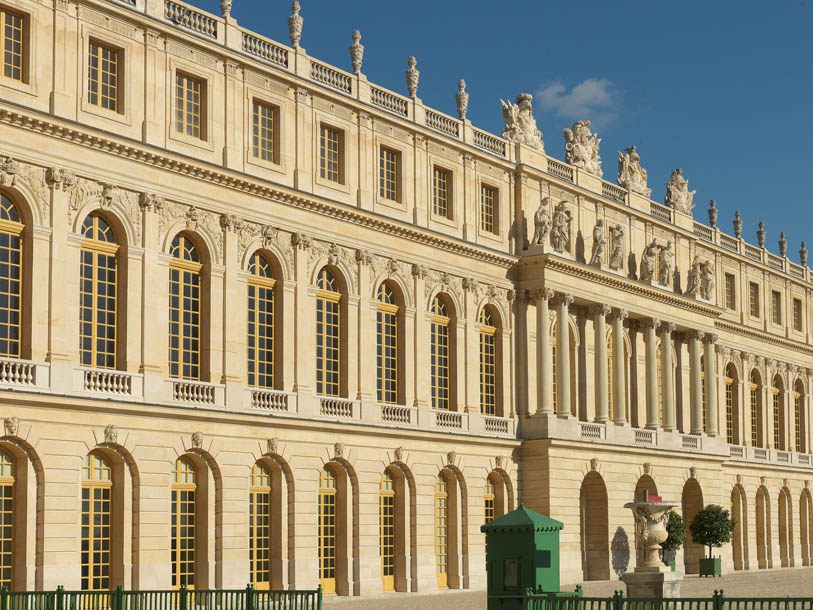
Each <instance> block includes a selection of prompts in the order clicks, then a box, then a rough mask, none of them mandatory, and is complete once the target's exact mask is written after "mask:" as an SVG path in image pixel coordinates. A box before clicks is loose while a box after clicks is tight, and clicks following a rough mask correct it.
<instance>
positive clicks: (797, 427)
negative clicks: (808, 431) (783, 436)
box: [793, 380, 807, 453]
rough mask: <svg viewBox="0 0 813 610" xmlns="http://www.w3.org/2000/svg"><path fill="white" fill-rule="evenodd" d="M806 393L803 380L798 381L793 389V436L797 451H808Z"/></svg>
mask: <svg viewBox="0 0 813 610" xmlns="http://www.w3.org/2000/svg"><path fill="white" fill-rule="evenodd" d="M804 395H805V390H804V386H803V385H802V381H801V380H797V381H796V387H795V388H794V391H793V436H794V441H795V442H794V448H795V449H796V452H797V453H805V452H806V451H807V443H805V435H804V434H803V432H802V431H803V430H804V429H805V416H804V410H803V405H804Z"/></svg>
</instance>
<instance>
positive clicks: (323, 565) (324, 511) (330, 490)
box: [319, 467, 336, 595]
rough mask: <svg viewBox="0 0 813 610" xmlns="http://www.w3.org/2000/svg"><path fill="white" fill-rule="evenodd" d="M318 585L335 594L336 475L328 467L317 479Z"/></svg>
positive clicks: (323, 469) (328, 592)
mask: <svg viewBox="0 0 813 610" xmlns="http://www.w3.org/2000/svg"><path fill="white" fill-rule="evenodd" d="M319 584H321V585H322V590H323V591H324V592H325V593H327V594H328V595H330V594H333V593H335V592H336V475H335V474H333V472H332V471H331V470H330V468H328V467H324V468H322V474H321V476H320V478H319Z"/></svg>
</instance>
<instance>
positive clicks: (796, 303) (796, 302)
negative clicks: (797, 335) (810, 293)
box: [793, 299, 802, 332]
mask: <svg viewBox="0 0 813 610" xmlns="http://www.w3.org/2000/svg"><path fill="white" fill-rule="evenodd" d="M793 330H798V331H800V332H801V330H802V299H793Z"/></svg>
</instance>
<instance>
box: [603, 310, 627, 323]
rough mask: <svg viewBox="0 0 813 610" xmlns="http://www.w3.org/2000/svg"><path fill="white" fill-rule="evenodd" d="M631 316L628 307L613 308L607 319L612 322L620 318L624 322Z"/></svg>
mask: <svg viewBox="0 0 813 610" xmlns="http://www.w3.org/2000/svg"><path fill="white" fill-rule="evenodd" d="M628 317H629V313H628V312H627V310H626V309H613V310H612V311H611V312H610V314H609V315H608V316H607V320H609V321H610V322H615V321H616V320H620V321H621V322H623V321H624V320H626V319H627V318H628Z"/></svg>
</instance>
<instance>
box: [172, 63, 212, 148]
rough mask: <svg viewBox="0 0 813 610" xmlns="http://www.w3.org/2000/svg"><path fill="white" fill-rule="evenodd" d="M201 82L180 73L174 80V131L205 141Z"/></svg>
mask: <svg viewBox="0 0 813 610" xmlns="http://www.w3.org/2000/svg"><path fill="white" fill-rule="evenodd" d="M204 93H205V91H204V86H203V81H202V80H200V79H197V78H193V77H191V76H187V75H185V74H181V73H180V72H179V73H178V74H177V75H176V78H175V130H176V131H177V132H178V133H182V134H184V135H187V136H191V137H193V138H197V139H199V140H205V139H206V133H205V131H204V129H203V110H204V106H203V99H202V98H203V95H204Z"/></svg>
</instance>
